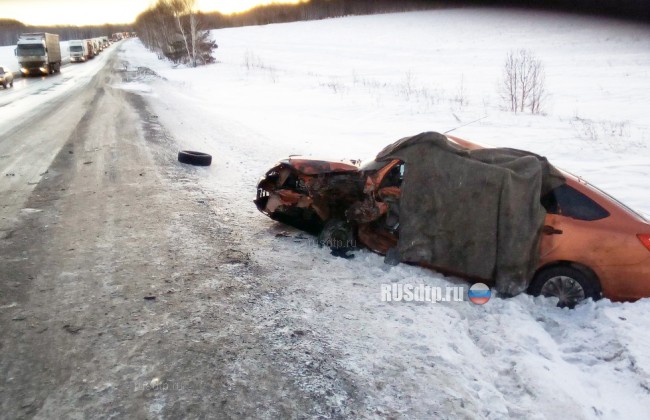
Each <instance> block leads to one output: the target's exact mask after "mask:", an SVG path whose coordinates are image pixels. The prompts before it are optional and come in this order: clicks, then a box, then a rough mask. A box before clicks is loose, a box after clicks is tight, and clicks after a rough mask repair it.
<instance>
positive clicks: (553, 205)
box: [541, 184, 609, 221]
mask: <svg viewBox="0 0 650 420" xmlns="http://www.w3.org/2000/svg"><path fill="white" fill-rule="evenodd" d="M541 202H542V206H544V208H545V209H546V211H547V212H548V213H550V214H561V215H562V216H566V217H571V218H573V219H578V220H586V221H593V220H600V219H604V218H606V217H608V216H609V212H608V211H607V210H605V209H604V208H602V207H601V206H600V205H599V204H598V203H596V202H595V201H594V200H592V199H591V198H589V197H587V196H586V195H584V194H582V193H581V192H580V191H578V190H576V189H575V188H572V187H570V186H568V185H566V184H564V185H561V186H559V187H557V188H555V189H554V190H552V191H551V192H549V193H548V194H546V195H544V196H543V197H542V199H541Z"/></svg>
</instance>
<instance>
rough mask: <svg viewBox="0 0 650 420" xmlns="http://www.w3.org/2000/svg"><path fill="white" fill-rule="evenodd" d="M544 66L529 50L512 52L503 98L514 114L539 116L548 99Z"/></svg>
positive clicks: (505, 68)
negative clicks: (525, 112)
mask: <svg viewBox="0 0 650 420" xmlns="http://www.w3.org/2000/svg"><path fill="white" fill-rule="evenodd" d="M545 82H546V80H545V75H544V64H543V63H542V61H541V60H540V59H538V58H536V57H535V55H534V54H533V53H532V52H530V51H528V50H523V49H522V50H519V51H510V52H509V53H508V55H507V56H506V62H505V65H504V74H503V85H502V96H503V99H504V101H505V102H506V105H507V108H508V109H509V110H510V111H512V112H515V113H517V112H524V111H525V110H526V109H528V110H529V111H530V112H531V113H532V114H539V113H540V112H541V111H542V105H543V102H544V99H545V97H546V89H545Z"/></svg>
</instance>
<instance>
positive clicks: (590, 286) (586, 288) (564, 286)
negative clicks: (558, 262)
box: [528, 265, 601, 308]
mask: <svg viewBox="0 0 650 420" xmlns="http://www.w3.org/2000/svg"><path fill="white" fill-rule="evenodd" d="M528 292H529V293H530V294H531V295H533V296H540V295H541V296H546V297H556V298H558V303H557V306H559V307H560V308H574V307H575V306H576V305H577V304H578V303H579V302H581V301H583V300H585V299H588V298H592V299H593V300H597V299H600V297H601V291H600V284H599V283H598V279H596V277H595V276H594V275H593V274H591V273H590V272H589V271H588V270H585V269H582V268H579V267H575V266H569V265H567V266H555V267H550V268H546V269H543V270H541V271H540V272H538V273H537V274H536V275H535V277H534V278H533V281H532V282H531V283H530V286H529V288H528Z"/></svg>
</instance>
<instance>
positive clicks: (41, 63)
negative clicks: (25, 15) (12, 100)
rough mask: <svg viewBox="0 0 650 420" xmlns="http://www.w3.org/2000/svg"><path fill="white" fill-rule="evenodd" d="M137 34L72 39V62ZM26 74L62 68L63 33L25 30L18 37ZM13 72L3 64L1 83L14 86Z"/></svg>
mask: <svg viewBox="0 0 650 420" xmlns="http://www.w3.org/2000/svg"><path fill="white" fill-rule="evenodd" d="M132 36H135V33H133V32H118V33H114V34H112V35H111V37H110V38H109V37H108V36H102V37H97V38H90V39H74V40H70V41H69V42H68V48H69V51H70V62H73V63H74V62H79V63H83V62H86V61H88V60H90V59H92V58H95V56H97V55H98V54H99V53H100V52H102V51H103V50H104V49H106V48H108V47H109V46H110V45H111V43H113V42H117V41H120V40H122V39H125V38H129V37H132ZM14 53H15V54H16V57H17V59H18V64H19V65H20V72H21V73H22V75H23V76H32V75H34V76H36V75H38V76H44V75H48V74H53V73H58V72H60V71H61V61H62V56H61V43H60V40H59V35H57V34H49V33H46V32H34V33H24V34H21V35H20V37H18V42H17V43H16V49H15V50H14ZM13 79H14V75H13V73H12V72H11V71H10V70H9V68H7V67H6V66H2V65H0V85H2V86H3V87H4V88H5V89H7V88H8V87H13Z"/></svg>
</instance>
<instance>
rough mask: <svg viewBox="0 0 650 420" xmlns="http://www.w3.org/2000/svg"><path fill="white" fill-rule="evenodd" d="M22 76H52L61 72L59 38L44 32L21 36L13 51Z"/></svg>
mask: <svg viewBox="0 0 650 420" xmlns="http://www.w3.org/2000/svg"><path fill="white" fill-rule="evenodd" d="M15 53H16V56H17V57H18V64H20V71H21V72H22V74H23V75H25V76H29V75H36V74H41V75H42V74H52V73H56V72H59V71H61V45H60V44H59V36H58V35H55V34H48V33H44V32H37V33H28V34H22V35H20V37H19V38H18V43H17V45H16V50H15Z"/></svg>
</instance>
